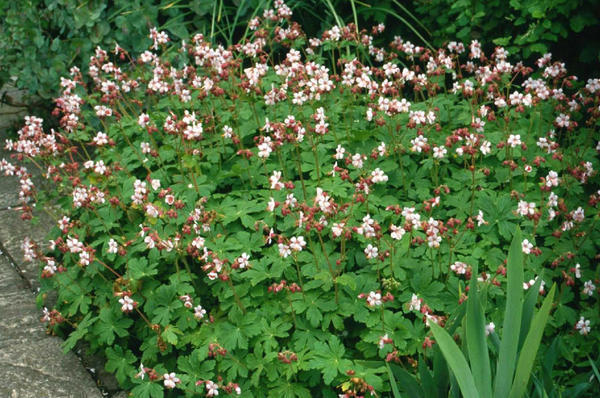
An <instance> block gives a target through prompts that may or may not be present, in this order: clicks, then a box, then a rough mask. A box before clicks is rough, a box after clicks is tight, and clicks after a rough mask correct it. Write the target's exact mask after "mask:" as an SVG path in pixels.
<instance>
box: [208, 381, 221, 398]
mask: <svg viewBox="0 0 600 398" xmlns="http://www.w3.org/2000/svg"><path fill="white" fill-rule="evenodd" d="M215 395H219V386H218V385H217V384H216V383H213V382H212V381H210V380H209V381H207V382H206V396H207V397H214V396H215Z"/></svg>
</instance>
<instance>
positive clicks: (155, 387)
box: [131, 381, 165, 398]
mask: <svg viewBox="0 0 600 398" xmlns="http://www.w3.org/2000/svg"><path fill="white" fill-rule="evenodd" d="M131 392H132V393H133V396H134V397H139V398H163V397H164V396H165V393H164V391H163V388H162V387H161V385H160V384H158V382H151V381H147V382H144V383H142V384H140V385H139V386H137V387H135V388H134V389H133V390H131Z"/></svg>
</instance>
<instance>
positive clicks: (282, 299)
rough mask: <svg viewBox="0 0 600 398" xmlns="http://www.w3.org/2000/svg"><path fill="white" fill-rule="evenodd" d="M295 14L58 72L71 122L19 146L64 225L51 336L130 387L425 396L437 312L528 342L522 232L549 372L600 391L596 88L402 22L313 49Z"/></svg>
mask: <svg viewBox="0 0 600 398" xmlns="http://www.w3.org/2000/svg"><path fill="white" fill-rule="evenodd" d="M291 14H292V13H291V10H290V8H289V7H287V6H286V5H285V4H284V3H283V2H281V1H276V2H275V3H274V8H273V9H270V10H267V11H265V12H264V13H263V14H261V15H260V16H258V17H256V18H254V19H252V20H251V21H250V23H249V32H250V39H249V40H246V41H243V42H240V43H238V44H235V45H232V46H229V47H227V48H225V47H223V46H219V45H213V44H211V43H210V42H209V41H207V39H206V38H205V37H204V36H203V35H201V34H198V35H195V36H193V39H192V40H191V41H187V42H183V43H172V42H171V41H170V39H169V36H168V35H167V34H166V33H165V32H162V31H159V30H156V29H153V30H152V31H151V32H150V34H149V38H150V39H151V42H152V44H151V47H150V48H149V49H148V50H147V51H145V52H143V53H140V54H134V53H129V52H128V51H127V50H126V49H124V48H122V47H120V46H118V45H117V46H115V47H114V48H113V49H111V51H107V50H103V49H101V48H97V49H96V52H95V55H94V56H93V57H92V59H91V60H90V71H89V73H90V77H91V79H92V81H93V84H91V85H87V84H85V83H84V79H83V76H82V74H81V72H80V70H79V69H78V68H75V67H74V68H72V70H71V76H69V77H68V78H62V79H61V87H62V89H63V92H62V95H61V97H59V98H58V99H57V100H56V111H55V115H56V116H57V117H59V118H60V126H61V127H60V129H57V130H50V131H44V128H43V121H42V120H41V119H39V118H36V117H34V116H30V117H27V118H26V120H25V126H24V127H23V128H22V129H21V130H20V131H19V137H18V139H16V140H7V142H6V147H7V148H8V149H9V150H11V151H13V152H14V155H13V156H12V158H11V159H4V160H2V162H1V163H0V171H2V172H3V173H4V174H7V175H17V176H19V177H20V181H21V197H22V199H23V205H22V207H21V209H22V211H23V213H22V217H23V218H24V219H30V218H32V217H33V209H34V206H33V203H34V202H35V204H36V206H37V207H41V206H43V205H44V204H48V205H47V206H45V207H44V209H45V210H46V211H47V212H48V213H49V214H50V215H52V216H53V217H55V220H56V227H55V228H54V229H53V230H52V231H51V233H50V236H49V237H48V239H49V242H33V241H32V240H29V239H28V240H26V241H25V242H24V243H23V249H24V251H25V253H26V257H27V258H29V259H32V260H33V259H36V260H38V261H41V263H42V268H41V277H42V288H41V293H40V296H39V298H40V302H41V303H43V304H45V303H44V301H45V300H47V299H48V298H49V297H51V295H49V293H50V292H52V291H56V292H57V295H58V297H57V299H56V302H55V304H53V305H52V306H50V304H49V303H48V304H47V305H49V306H50V308H49V309H47V308H45V309H44V315H43V321H45V322H48V328H49V331H51V332H52V333H56V334H59V335H63V336H65V337H67V339H66V342H65V348H66V349H71V348H73V347H74V346H75V344H76V343H77V342H78V341H79V340H85V341H87V342H88V344H89V345H90V347H91V349H92V350H94V351H96V352H100V353H102V354H103V355H105V357H106V359H107V362H106V368H107V369H108V370H109V371H111V372H114V373H115V375H116V377H117V379H118V380H119V382H120V383H121V385H122V387H123V388H124V389H126V390H128V391H131V392H132V393H133V396H136V397H138V396H139V397H162V396H216V395H224V394H234V395H236V394H239V395H241V396H248V397H250V396H256V397H261V396H273V397H309V396H324V397H329V396H332V397H336V396H342V397H353V396H356V397H358V396H391V395H390V394H395V391H394V388H396V385H395V384H394V383H393V381H392V379H393V375H394V372H392V370H394V371H396V374H398V375H400V376H401V377H403V375H406V374H409V375H410V374H416V373H417V372H416V370H418V376H417V378H418V380H419V381H420V382H421V383H423V385H424V386H429V387H427V388H431V386H432V385H435V384H434V383H431V382H430V379H428V377H429V378H431V377H432V376H431V374H429V373H428V371H427V369H426V368H427V367H428V366H429V365H432V364H433V367H434V370H435V369H438V371H437V372H439V371H440V370H439V369H441V368H444V367H445V368H446V373H447V372H448V370H447V369H448V366H442V367H441V368H440V366H439V364H440V358H442V356H441V355H439V349H438V348H437V347H438V346H439V345H444V346H448V345H449V341H448V339H446V340H444V342H443V343H441V344H438V342H437V340H438V338H439V332H436V330H438V329H437V328H436V327H435V326H434V325H433V324H434V323H435V324H436V325H438V326H440V327H443V326H445V325H446V324H448V325H447V326H448V330H450V329H452V331H451V333H452V334H455V333H456V334H457V336H459V338H458V340H460V341H463V342H465V341H466V344H467V345H470V344H471V341H472V340H470V338H469V335H471V336H479V337H478V338H477V340H476V341H477V342H478V344H479V347H480V348H481V347H482V344H484V343H485V341H484V339H485V337H483V338H482V335H483V334H484V333H485V332H487V334H488V335H489V339H492V340H494V341H501V342H502V343H499V350H500V351H505V350H508V351H509V352H513V351H514V355H516V350H517V349H518V348H519V347H514V346H512V347H509V348H503V344H504V345H506V344H508V343H504V341H511V340H514V339H511V338H509V337H507V335H506V333H509V334H510V332H507V330H510V328H504V329H505V330H503V331H502V334H501V335H500V336H498V333H496V331H495V325H501V324H503V323H504V324H505V325H506V324H507V323H506V322H509V325H510V322H511V321H507V319H505V309H506V308H509V309H511V308H513V305H514V304H515V303H517V302H518V300H519V299H514V300H517V301H514V302H513V301H512V300H513V299H510V297H519V296H520V295H516V296H515V293H514V292H515V286H516V285H515V282H514V281H515V280H516V279H513V282H512V283H511V282H509V281H507V265H506V260H507V253H508V252H509V247H510V246H511V242H512V241H515V242H516V243H515V244H514V245H513V246H514V247H517V248H519V249H520V250H521V254H522V255H523V257H524V260H522V262H523V264H524V268H523V270H522V273H520V274H518V276H517V277H513V278H517V279H521V280H520V281H518V285H519V287H520V285H521V284H522V289H523V290H528V291H529V292H531V291H535V292H537V293H540V296H542V297H544V296H545V297H547V298H549V299H548V300H547V301H546V302H552V308H553V311H552V313H551V315H550V316H549V318H548V321H547V322H548V326H547V328H546V329H545V330H546V336H545V337H544V336H542V334H543V328H542V330H537V331H536V333H537V334H539V338H540V339H541V341H542V343H541V348H540V350H541V351H544V350H546V349H548V350H553V352H556V351H557V350H558V351H559V353H560V355H558V358H557V359H556V361H555V362H554V363H551V364H550V365H548V366H549V367H546V368H545V369H554V370H555V372H556V373H555V375H554V379H555V381H556V385H557V386H558V387H557V391H558V392H560V391H563V390H565V389H567V388H571V387H574V386H577V385H580V384H582V383H584V384H586V386H585V388H586V389H587V390H586V391H587V392H588V393H589V392H591V391H595V392H597V391H598V389H599V387H600V384H598V380H597V379H595V378H594V377H595V376H594V377H592V378H591V379H590V375H593V374H594V373H593V371H594V369H595V368H594V367H595V366H596V365H595V363H596V362H597V361H598V358H596V357H595V356H596V355H597V352H595V351H594V347H597V345H598V343H599V341H598V340H599V339H598V333H597V326H598V322H600V316H599V314H598V305H597V304H598V294H597V290H596V286H597V284H598V279H599V275H598V268H597V258H596V253H597V245H598V243H597V242H599V241H600V236H599V235H600V234H599V231H598V225H597V222H596V221H597V219H598V202H599V201H600V191H598V183H597V182H598V177H597V173H596V171H595V170H596V169H597V168H598V152H599V151H600V146H599V145H598V138H599V137H598V121H597V119H598V116H600V109H599V105H600V98H599V97H600V81H599V80H598V79H590V80H588V81H586V82H579V81H577V79H576V77H574V76H570V75H568V73H567V70H566V68H565V66H564V64H562V63H561V62H559V61H553V60H552V59H551V56H550V55H546V56H544V57H542V58H540V59H539V60H538V62H537V63H536V65H534V67H529V66H526V65H523V64H522V63H520V62H515V61H512V60H511V58H510V54H508V53H507V52H506V51H505V50H504V49H502V48H501V47H498V48H496V50H495V51H494V52H493V53H491V54H484V53H483V51H482V50H481V45H480V43H478V42H477V41H473V42H471V43H467V44H462V43H459V42H451V43H449V44H448V45H447V46H446V47H444V48H440V49H437V50H431V49H427V48H423V47H419V46H416V45H414V44H412V43H410V42H409V41H406V40H403V39H402V38H400V37H397V38H395V39H394V41H393V42H392V43H390V45H389V46H388V47H386V48H379V47H375V46H373V45H372V42H373V37H374V36H376V35H378V34H379V33H381V32H382V31H383V30H384V29H385V27H384V26H383V25H379V26H375V27H374V28H373V29H372V30H371V31H365V30H362V31H358V29H357V27H356V26H355V25H353V24H350V25H347V26H334V27H332V28H331V29H329V30H327V31H325V32H324V33H323V34H322V36H320V37H318V38H317V37H307V36H306V35H305V34H304V32H303V31H302V28H301V26H299V25H298V24H297V23H294V22H293V19H292V16H291ZM26 167H39V168H40V169H41V170H42V172H43V174H44V176H45V177H46V179H47V184H46V185H47V186H46V187H45V188H44V186H43V185H42V186H39V187H36V186H34V184H33V182H32V180H31V178H30V175H29V173H28V171H27V169H26ZM517 227H518V228H520V232H515V231H517ZM520 234H522V237H520V238H515V236H520ZM515 239H516V240H515ZM515 245H516V246H515ZM512 253H514V249H513V251H512ZM513 257H514V255H513ZM509 267H510V266H509ZM521 275H522V276H521ZM508 277H509V278H510V277H511V274H508ZM469 280H472V282H471V286H470V287H469V286H467V285H468V281H469ZM554 283H555V284H556V285H557V288H556V294H555V295H554V290H552V293H551V294H550V293H549V292H550V286H552V285H553V284H554ZM509 286H510V290H511V291H512V293H510V294H509V295H507V289H509ZM470 288H471V289H473V288H477V289H479V290H477V291H478V292H479V293H477V294H476V295H469V289H470ZM532 289H533V290H532ZM520 293H523V292H520ZM523 294H524V295H525V296H526V297H527V298H529V297H532V298H531V299H528V300H529V301H527V303H529V304H527V303H525V304H524V306H523V308H525V307H526V308H528V310H527V311H529V315H528V316H529V318H527V319H529V320H531V319H532V317H533V319H537V318H536V317H537V315H536V316H535V317H534V316H533V312H534V307H535V305H536V303H537V301H538V300H540V301H541V300H543V299H542V298H538V294H535V295H534V294H531V295H530V294H525V293H523ZM472 297H477V303H478V304H473V301H471V302H468V301H467V300H468V299H469V298H472ZM507 297H509V298H508V299H507ZM473 300H475V299H473ZM507 300H508V301H507ZM526 300H527V299H526ZM467 305H470V306H472V308H473V309H472V310H471V313H479V311H480V312H481V318H480V320H483V319H485V320H486V322H485V326H484V327H479V329H476V328H473V327H469V322H470V321H469V316H468V314H467V317H466V323H464V324H463V323H462V321H461V313H462V314H464V313H465V311H466V310H465V307H466V306H467ZM548 305H549V304H544V305H543V306H542V308H541V309H540V310H539V312H538V314H544V313H546V314H547V311H549V310H550V309H549V308H548ZM475 309H477V311H475ZM523 311H525V310H523ZM466 312H468V311H466ZM507 313H508V312H507ZM540 316H541V315H540ZM524 317H525V316H524ZM519 319H520V317H519ZM515 322H516V321H515ZM532 324H536V325H537V324H541V322H536V321H535V320H534V321H533V323H532ZM479 326H481V325H479ZM431 327H433V331H432V329H431ZM484 329H485V330H484ZM526 329H527V328H525V327H524V328H523V330H526ZM434 333H436V337H438V338H434ZM557 335H559V336H561V340H560V344H558V343H557V344H556V345H555V344H552V339H551V337H554V336H557ZM460 336H462V337H463V338H462V339H461V338H460ZM512 337H514V336H512ZM442 339H443V338H442ZM532 339H533V338H532ZM519 340H520V341H521V342H523V344H524V343H525V342H527V341H530V340H529V338H528V337H527V336H526V335H525V334H524V335H523V336H519ZM534 340H535V339H534ZM450 341H451V339H450ZM460 341H459V343H460ZM532 341H533V340H532ZM440 342H441V341H440ZM482 342H483V343H482ZM491 346H492V349H491V351H493V350H494V349H495V348H494V345H493V344H491ZM520 346H521V347H522V345H520ZM528 350H529V351H527V352H531V350H533V348H529V349H528ZM436 352H437V353H438V355H437V357H436V355H435V353H436ZM590 356H591V357H590ZM500 357H502V354H500ZM509 357H510V355H509ZM533 357H534V358H535V352H534V355H533ZM436 358H437V359H436ZM534 358H533V359H534ZM533 359H532V360H533ZM470 360H471V361H472V358H470ZM436 363H437V366H436ZM442 364H443V363H442ZM449 365H450V368H451V369H452V371H453V372H456V369H457V368H455V367H453V366H452V364H451V363H449ZM545 365H546V364H544V366H545ZM388 366H389V367H388ZM492 367H493V365H492ZM475 368H476V367H475V366H474V369H475ZM500 368H504V367H503V366H500V365H498V369H494V374H496V373H495V372H496V371H500ZM390 369H391V370H390ZM398 369H400V370H398ZM490 371H491V370H490ZM503 371H504V370H503ZM402 372H405V373H402ZM513 372H514V369H513V370H512V371H511V372H509V374H508V375H507V377H508V378H509V379H510V380H509V381H511V380H512V378H513V376H512V375H513ZM428 374H429V376H427V375H428ZM518 374H521V373H518ZM527 374H529V373H527ZM474 377H479V376H474ZM447 378H448V380H450V379H451V378H450V377H448V376H447ZM459 378H460V377H459V376H458V374H457V375H456V379H459ZM539 380H540V379H538V378H535V377H534V383H533V384H535V386H533V387H532V388H534V387H536V386H539V384H540V383H539ZM546 382H548V383H546ZM543 383H544V386H545V387H544V388H546V387H548V386H549V385H551V384H552V377H551V378H550V379H549V380H547V379H543ZM402 384H403V383H402ZM455 384H456V382H454V385H455ZM484 384H485V383H482V384H481V385H484ZM508 385H509V386H510V384H508ZM400 388H402V385H401V386H400ZM449 391H450V392H449ZM449 391H448V390H445V391H438V392H436V394H441V395H436V396H444V394H445V396H448V394H449V393H450V394H457V393H458V391H457V390H456V386H455V387H450V390H449ZM501 391H503V390H502V389H501ZM547 391H549V390H547ZM508 392H509V391H506V392H505V393H506V394H505V395H504V394H503V393H499V394H497V395H496V396H498V397H501V396H508ZM396 396H398V395H396ZM452 396H456V395H452Z"/></svg>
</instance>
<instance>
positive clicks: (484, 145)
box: [479, 141, 492, 155]
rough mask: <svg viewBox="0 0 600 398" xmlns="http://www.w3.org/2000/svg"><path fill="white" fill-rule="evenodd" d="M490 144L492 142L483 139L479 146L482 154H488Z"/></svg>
mask: <svg viewBox="0 0 600 398" xmlns="http://www.w3.org/2000/svg"><path fill="white" fill-rule="evenodd" d="M491 146H492V144H491V143H490V142H489V141H483V143H482V144H481V146H480V147H479V151H481V153H482V154H483V155H489V154H490V152H491Z"/></svg>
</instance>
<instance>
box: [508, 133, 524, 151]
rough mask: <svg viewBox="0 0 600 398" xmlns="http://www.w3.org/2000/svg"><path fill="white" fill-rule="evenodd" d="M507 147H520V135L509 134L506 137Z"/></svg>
mask: <svg viewBox="0 0 600 398" xmlns="http://www.w3.org/2000/svg"><path fill="white" fill-rule="evenodd" d="M507 142H508V145H510V146H511V148H515V147H517V146H519V145H521V135H520V134H514V135H513V134H511V135H510V136H509V137H508V141H507Z"/></svg>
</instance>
